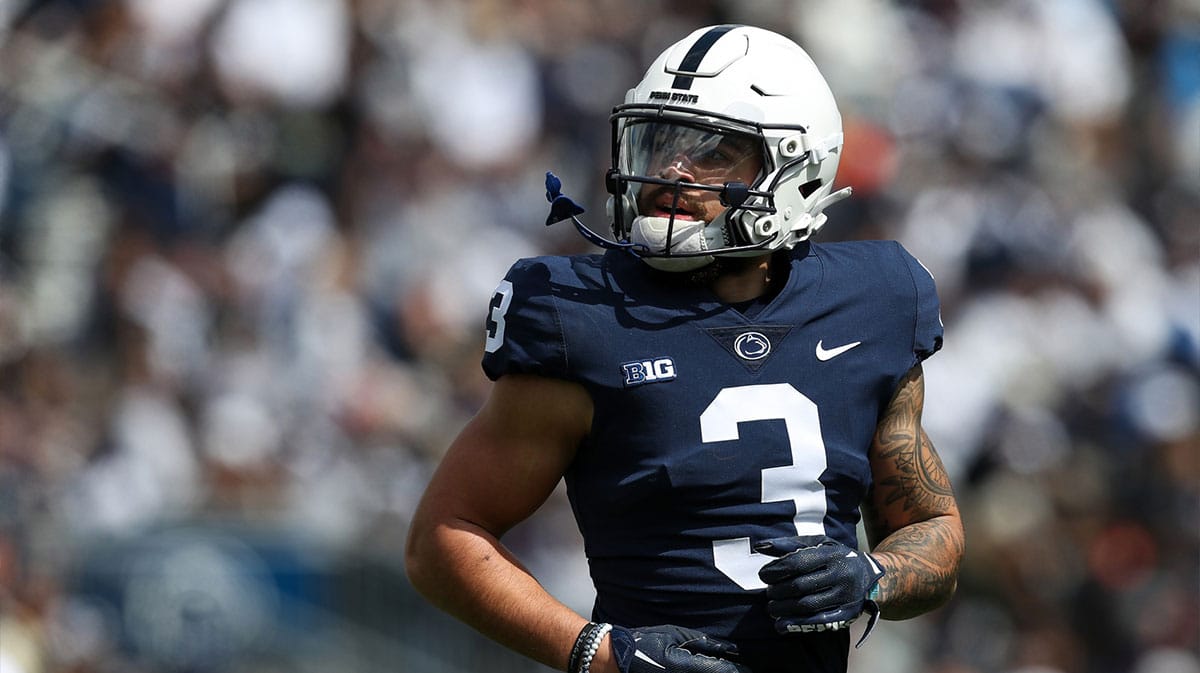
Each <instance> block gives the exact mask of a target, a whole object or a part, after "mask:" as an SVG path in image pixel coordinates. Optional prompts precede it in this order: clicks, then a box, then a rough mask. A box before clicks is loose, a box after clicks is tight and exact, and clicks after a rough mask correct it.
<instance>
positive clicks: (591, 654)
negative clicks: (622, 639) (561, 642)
mask: <svg viewBox="0 0 1200 673" xmlns="http://www.w3.org/2000/svg"><path fill="white" fill-rule="evenodd" d="M609 631H612V624H598V623H596V622H588V623H587V624H585V625H584V627H583V628H582V629H580V631H579V636H578V637H577V638H575V646H574V647H572V648H571V657H570V658H569V659H568V660H567V673H589V671H590V669H591V667H592V659H594V658H595V657H596V651H597V650H599V649H600V642H601V641H602V640H604V636H605V635H607V634H608V632H609Z"/></svg>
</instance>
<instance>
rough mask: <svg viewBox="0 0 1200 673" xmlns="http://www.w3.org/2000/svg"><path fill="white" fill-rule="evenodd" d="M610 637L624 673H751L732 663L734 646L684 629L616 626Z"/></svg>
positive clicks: (618, 665) (735, 649) (670, 626)
mask: <svg viewBox="0 0 1200 673" xmlns="http://www.w3.org/2000/svg"><path fill="white" fill-rule="evenodd" d="M608 637H609V639H610V641H611V642H612V649H613V655H614V657H615V658H616V660H617V668H619V669H621V673H751V671H750V669H749V668H746V667H745V666H743V665H741V664H738V663H734V662H733V661H731V660H730V657H736V656H737V647H736V646H735V645H734V644H733V643H728V642H725V641H723V640H718V639H717V638H712V637H709V636H706V635H704V634H703V633H701V632H699V631H693V630H692V629H685V628H683V627H681V626H672V625H669V624H668V625H664V626H647V627H643V628H637V629H627V628H624V627H621V626H613V630H612V633H610V634H609V636H608Z"/></svg>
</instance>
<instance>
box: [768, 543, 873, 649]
mask: <svg viewBox="0 0 1200 673" xmlns="http://www.w3.org/2000/svg"><path fill="white" fill-rule="evenodd" d="M754 550H755V551H757V552H760V553H763V554H767V555H769V556H776V557H779V558H777V559H775V560H774V561H771V562H770V563H768V564H766V565H765V566H763V567H762V569H761V570H759V571H758V576H759V579H761V580H762V581H763V582H766V584H767V598H768V599H769V601H768V603H767V612H769V613H770V614H771V616H772V617H774V618H775V630H777V631H779V632H780V633H814V632H820V631H837V630H840V629H845V628H849V626H850V624H851V622H853V621H854V620H855V619H857V618H858V616H859V615H860V614H862V613H863V612H868V613H870V615H871V623H870V624H868V632H869V631H870V627H871V626H873V625H874V623H875V618H876V617H878V615H879V606H878V605H877V604H876V603H875V601H874V600H872V597H871V592H872V590H873V589H874V588H875V585H876V584H877V583H878V582H879V578H881V577H883V573H884V570H883V567H882V566H880V565H879V564H878V563H877V562H876V561H875V559H874V558H872V557H871V555H870V554H867V553H866V552H861V551H858V550H856V549H851V548H850V547H847V546H846V545H844V544H842V543H840V542H837V541H835V540H833V539H832V538H829V537H825V536H818V537H785V538H775V539H773V540H767V541H765V542H760V543H759V544H757V545H755V546H754ZM863 638H864V639H865V638H866V634H865V633H864V634H863ZM859 643H860V644H861V641H859Z"/></svg>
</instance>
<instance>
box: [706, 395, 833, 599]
mask: <svg viewBox="0 0 1200 673" xmlns="http://www.w3.org/2000/svg"><path fill="white" fill-rule="evenodd" d="M765 420H782V421H783V422H784V427H785V428H786V429H787V436H788V444H789V446H790V447H791V451H792V464H791V465H783V466H780V467H769V468H766V469H764V470H763V471H762V501H763V502H778V501H783V500H791V501H792V502H793V503H794V504H795V506H796V515H795V517H794V518H793V520H792V523H793V524H794V525H795V527H796V534H797V535H824V534H825V525H824V519H825V510H826V505H825V487H824V485H822V484H821V482H820V480H819V479H820V476H821V474H822V473H823V472H824V471H825V468H826V467H827V465H828V462H827V459H826V457H825V442H824V440H822V439H821V421H820V417H819V416H818V415H817V405H816V403H814V402H813V401H812V400H810V399H808V398H807V397H805V396H804V395H803V394H802V393H801V392H800V391H798V390H796V389H795V388H793V387H792V386H791V385H790V384H787V383H775V384H766V385H751V386H740V387H737V388H725V389H723V390H721V392H719V393H717V396H716V398H715V399H714V400H713V401H712V403H711V404H709V405H708V408H706V409H705V410H704V412H703V413H701V414H700V439H701V441H704V442H725V441H730V440H736V439H738V423H741V422H747V421H765ZM771 558H772V557H770V556H767V555H765V554H759V553H757V552H755V551H753V550H752V549H751V548H750V538H748V537H739V538H734V539H730V540H716V541H714V542H713V560H714V562H715V563H716V566H717V570H720V571H721V572H722V573H724V574H725V575H726V576H727V577H728V578H729V579H731V580H733V581H734V582H736V583H737V585H738V586H740V587H742V588H743V589H746V590H748V591H749V590H755V589H764V588H766V584H764V583H763V582H762V580H760V579H758V570H759V568H762V567H763V565H764V564H766V563H767V562H768V561H770V560H771Z"/></svg>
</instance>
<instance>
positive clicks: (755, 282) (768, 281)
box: [709, 255, 778, 304]
mask: <svg viewBox="0 0 1200 673" xmlns="http://www.w3.org/2000/svg"><path fill="white" fill-rule="evenodd" d="M772 259H773V257H772V256H771V255H765V256H763V257H752V258H746V259H744V260H743V259H738V258H725V259H724V260H722V261H723V262H725V264H724V267H723V268H722V269H721V273H720V274H719V275H718V276H717V277H716V278H714V279H713V281H712V283H711V285H709V289H711V290H712V292H713V294H715V295H716V296H717V298H718V299H720V300H721V301H722V302H724V303H726V304H736V303H739V302H744V301H750V300H751V299H757V298H758V297H760V296H762V295H763V294H764V293H766V292H767V290H769V289H770V288H771V287H772V283H773V282H775V281H777V280H778V279H777V278H772V276H776V275H778V274H774V273H772V269H773V268H775V266H776V265H774V264H772V263H771V260H772Z"/></svg>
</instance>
